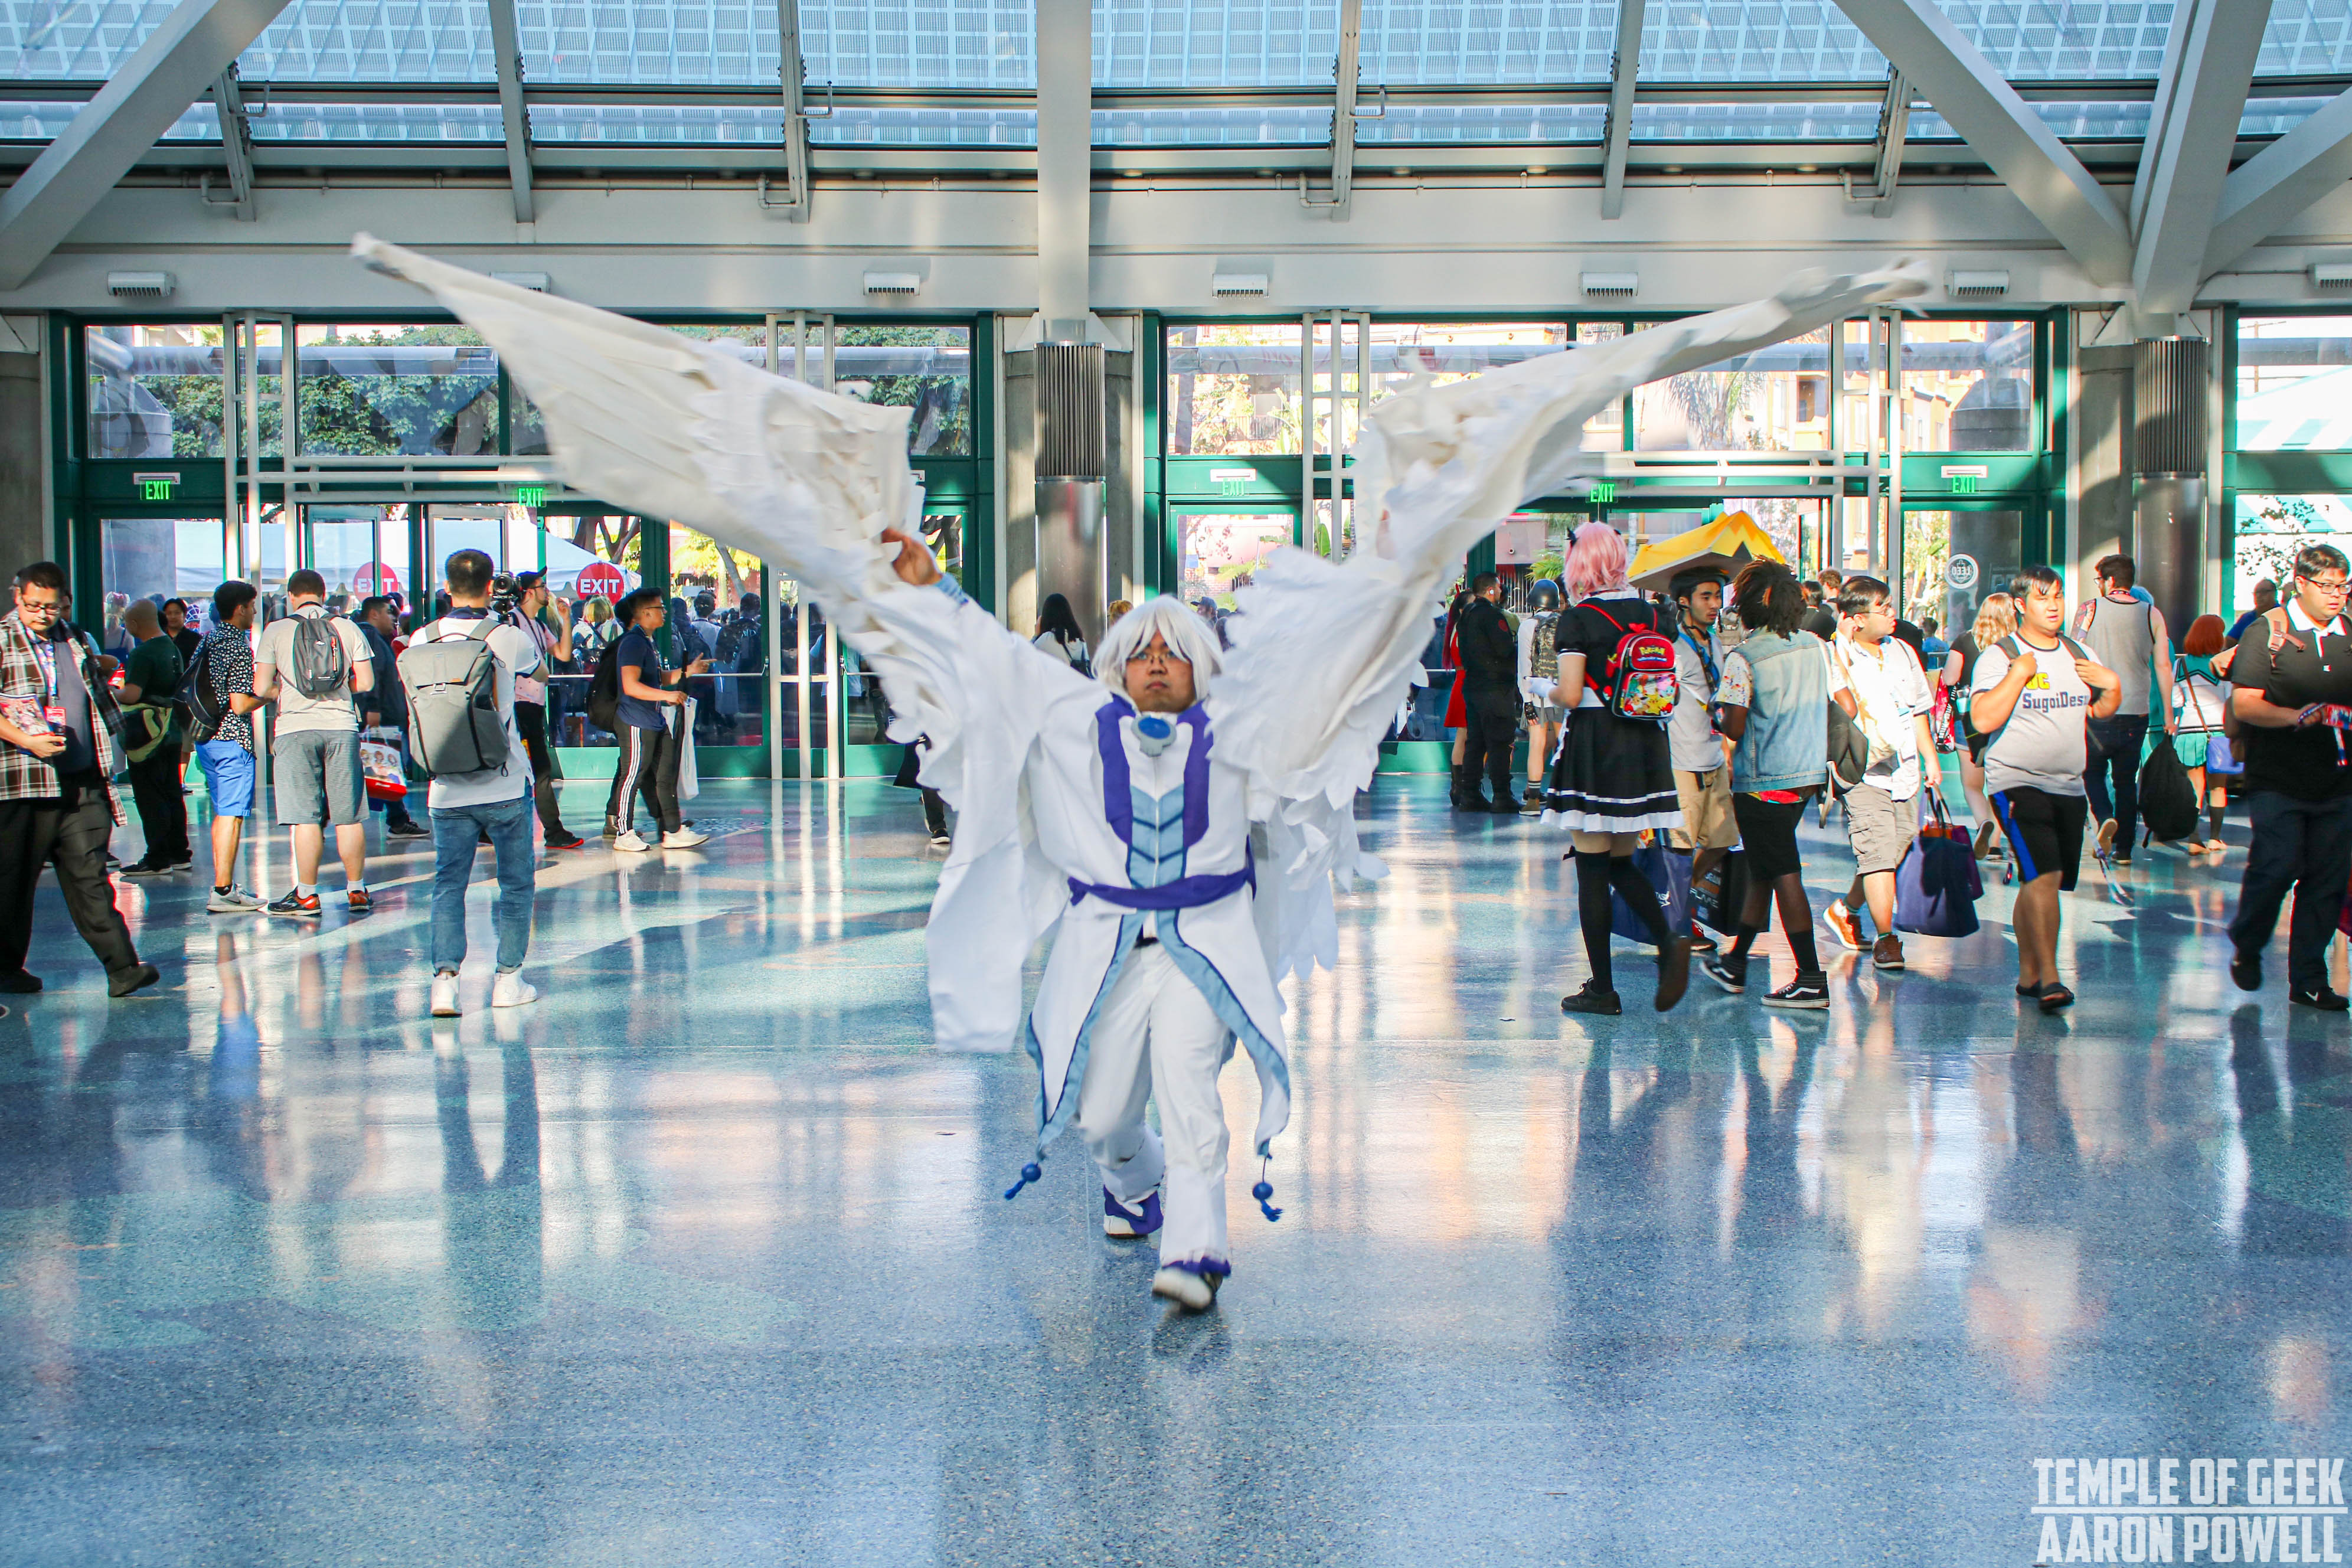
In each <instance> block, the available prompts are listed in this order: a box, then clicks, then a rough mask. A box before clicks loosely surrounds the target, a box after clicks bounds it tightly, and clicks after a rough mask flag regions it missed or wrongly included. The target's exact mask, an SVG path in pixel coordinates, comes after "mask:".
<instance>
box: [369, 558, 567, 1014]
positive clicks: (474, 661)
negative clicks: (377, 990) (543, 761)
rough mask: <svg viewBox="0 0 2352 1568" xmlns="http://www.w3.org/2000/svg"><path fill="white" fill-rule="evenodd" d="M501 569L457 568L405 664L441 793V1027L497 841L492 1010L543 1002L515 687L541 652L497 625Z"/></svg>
mask: <svg viewBox="0 0 2352 1568" xmlns="http://www.w3.org/2000/svg"><path fill="white" fill-rule="evenodd" d="M497 570H498V568H497V566H496V565H495V564H494V563H492V562H491V560H490V558H489V557H488V555H486V554H484V553H483V552H480V551H478V550H460V551H458V552H457V553H456V554H454V555H452V556H450V557H449V562H448V565H447V568H446V572H447V583H448V594H449V609H448V613H447V614H446V615H444V616H442V617H441V618H440V619H438V620H435V621H428V622H426V623H425V625H424V626H419V627H417V628H416V635H415V637H412V638H410V639H409V644H408V651H406V652H405V653H404V654H402V655H401V656H400V681H401V685H402V686H403V687H404V689H405V690H406V693H407V697H408V726H409V728H408V735H409V746H410V748H411V750H412V751H413V752H414V753H415V757H416V760H417V761H418V762H419V763H422V764H424V767H425V773H428V774H429V775H430V776H431V779H432V782H431V783H430V784H427V785H426V786H425V804H426V805H427V806H429V807H430V808H431V811H432V817H433V935H432V962H433V994H432V1008H433V1016H435V1017H436V1018H454V1017H456V1016H457V1011H458V1009H457V971H458V969H459V967H460V966H461V965H462V964H463V963H465V961H466V884H467V882H468V881H470V880H471V879H472V878H473V874H474V851H475V848H476V847H477V845H478V842H479V841H480V839H481V838H482V837H483V836H484V835H485V834H487V835H488V837H489V841H490V851H491V854H492V855H493V856H494V857H495V858H496V859H497V864H498V877H499V895H498V901H497V903H496V904H495V906H493V909H492V910H491V916H492V920H493V921H494V922H495V924H496V926H497V929H498V934H499V959H498V976H497V978H496V979H495V980H493V981H492V982H491V984H490V1005H491V1006H493V1007H520V1006H522V1005H525V1004H526V1003H530V1002H535V1001H537V1000H538V999H539V991H538V989H537V987H535V986H532V985H530V984H526V983H525V982H524V980H523V978H522V963H523V958H524V955H525V954H526V953H528V952H530V909H531V900H532V898H533V897H534V896H535V894H536V892H537V889H538V885H539V877H538V869H537V866H536V864H535V862H534V859H533V856H532V850H531V843H530V821H531V794H532V784H533V774H532V772H531V762H530V752H529V751H528V749H527V748H526V747H525V746H524V744H523V739H522V731H521V730H520V728H519V727H518V725H517V723H516V719H515V682H516V680H517V679H518V678H523V677H529V676H530V675H533V674H535V673H536V672H537V671H538V670H539V668H540V665H541V656H540V649H539V647H538V645H537V644H536V643H535V642H533V641H532V639H531V638H530V636H529V635H528V634H527V633H525V632H524V631H523V630H522V629H521V628H520V627H519V626H513V625H511V624H509V623H508V622H507V621H504V620H501V619H499V618H496V617H494V616H491V614H490V579H491V577H492V576H494V575H495V574H497Z"/></svg>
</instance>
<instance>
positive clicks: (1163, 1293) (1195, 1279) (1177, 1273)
mask: <svg viewBox="0 0 2352 1568" xmlns="http://www.w3.org/2000/svg"><path fill="white" fill-rule="evenodd" d="M1224 1278H1225V1277H1224V1276H1223V1275H1222V1274H1195V1273H1193V1272H1192V1270H1191V1269H1189V1268H1162V1269H1161V1270H1160V1272H1159V1273H1157V1274H1154V1275H1153V1276H1152V1277H1151V1293H1152V1294H1153V1295H1155V1296H1158V1297H1160V1298H1162V1299H1163V1300H1170V1301H1173V1302H1175V1303H1176V1304H1177V1305H1178V1306H1180V1307H1182V1308H1185V1309H1187V1310H1191V1311H1194V1312H1205V1311H1207V1310H1209V1309H1210V1308H1212V1307H1213V1306H1215V1305H1216V1304H1217V1287H1218V1286H1219V1285H1222V1284H1223V1283H1224Z"/></svg>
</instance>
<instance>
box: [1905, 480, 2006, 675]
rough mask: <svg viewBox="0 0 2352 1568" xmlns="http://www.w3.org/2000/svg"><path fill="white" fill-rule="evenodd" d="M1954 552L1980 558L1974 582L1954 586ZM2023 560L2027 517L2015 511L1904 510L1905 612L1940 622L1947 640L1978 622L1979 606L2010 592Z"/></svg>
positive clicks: (1907, 616)
mask: <svg viewBox="0 0 2352 1568" xmlns="http://www.w3.org/2000/svg"><path fill="white" fill-rule="evenodd" d="M1956 555H1965V556H1967V557H1969V559H1970V560H1971V561H1973V562H1975V563H1976V572H1975V575H1974V576H1973V577H1971V578H1970V579H1969V581H1970V584H1971V585H1970V586H1969V587H1966V588H1958V587H1954V586H1953V585H1952V584H1951V580H1950V578H1951V563H1952V558H1953V557H1954V556H1956ZM2024 559H2025V518H2024V515H2023V514H2022V513H2020V512H2015V511H1906V512H1905V513H1904V514H1903V584H1902V595H1901V598H1902V604H1901V613H1902V615H1903V616H1904V618H1905V619H1906V620H1909V621H1911V622H1913V623H1915V624H1916V625H1918V626H1923V627H1924V626H1926V625H1927V622H1929V621H1930V620H1932V621H1934V622H1935V623H1936V628H1937V636H1939V637H1943V638H1944V640H1946V641H1947V642H1948V641H1950V640H1951V639H1952V637H1954V636H1955V635H1956V633H1955V629H1954V628H1958V630H1959V631H1966V630H1968V629H1969V627H1970V626H1973V625H1975V624H1976V618H1977V606H1978V605H1980V604H1982V603H1983V602H1984V601H1985V600H1986V599H1987V598H1989V597H1990V596H1991V595H1994V594H2005V593H2007V592H2009V584H2010V581H2011V579H2012V578H2014V577H2015V576H2016V575H2017V573H2018V568H2019V567H2020V566H2021V565H2022V564H2023V563H2024Z"/></svg>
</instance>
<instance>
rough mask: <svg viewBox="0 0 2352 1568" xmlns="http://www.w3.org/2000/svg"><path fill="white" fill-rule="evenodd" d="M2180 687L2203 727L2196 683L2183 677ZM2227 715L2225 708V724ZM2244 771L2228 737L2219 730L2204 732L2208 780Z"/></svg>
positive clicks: (2234, 747)
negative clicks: (2186, 694) (2187, 695)
mask: <svg viewBox="0 0 2352 1568" xmlns="http://www.w3.org/2000/svg"><path fill="white" fill-rule="evenodd" d="M2181 685H2182V687H2183V688H2184V689H2186V690H2187V691H2188V693H2189V706H2190V707H2192V708H2194V709H2196V710H2197V722H2198V723H2199V724H2200V725H2203V724H2204V723H2205V722H2206V719H2205V700H2204V699H2203V698H2201V697H2199V696H2198V695H2197V682H2196V680H2195V679H2194V678H2192V677H2189V676H2185V675H2184V676H2183V677H2182V678H2181ZM2227 714H2228V710H2227V708H2226V707H2225V708H2224V709H2223V716H2224V717H2223V721H2224V722H2225V723H2226V722H2227ZM2245 771H2246V764H2245V761H2244V759H2243V758H2242V757H2240V756H2239V755H2238V748H2237V746H2236V744H2235V743H2234V742H2231V739H2230V737H2229V736H2228V735H2227V734H2225V733H2224V732H2223V731H2220V730H2213V729H2208V730H2206V731H2205V773H2206V776H2207V777H2208V778H2210V777H2212V776H2213V775H2215V774H2217V773H2218V774H2223V775H2228V776H2235V775H2236V774H2239V773H2244V772H2245Z"/></svg>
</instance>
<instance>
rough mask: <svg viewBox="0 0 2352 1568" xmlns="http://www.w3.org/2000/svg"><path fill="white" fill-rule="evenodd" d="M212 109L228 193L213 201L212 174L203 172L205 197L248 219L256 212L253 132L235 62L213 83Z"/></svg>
mask: <svg viewBox="0 0 2352 1568" xmlns="http://www.w3.org/2000/svg"><path fill="white" fill-rule="evenodd" d="M213 109H214V111H215V113H217V114H218V115H219V116H220V128H221V156H222V158H223V160H224V161H225V162H226V163H227V164H228V197H229V199H228V200H226V201H225V202H222V201H214V198H213V193H212V176H211V175H209V174H207V175H205V187H204V190H205V200H206V201H208V202H212V203H213V205H215V206H223V207H228V208H231V209H233V210H234V212H235V214H236V221H237V222H239V223H251V222H253V221H254V220H255V218H256V217H257V216H259V215H258V214H257V211H256V209H255V207H254V205H253V135H252V132H249V131H248V130H247V128H246V123H245V94H244V92H243V90H242V89H239V88H238V86H237V80H236V64H235V63H234V62H231V64H230V66H229V68H228V69H226V70H225V71H223V72H221V73H220V79H218V80H216V81H215V82H214V83H213Z"/></svg>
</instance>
